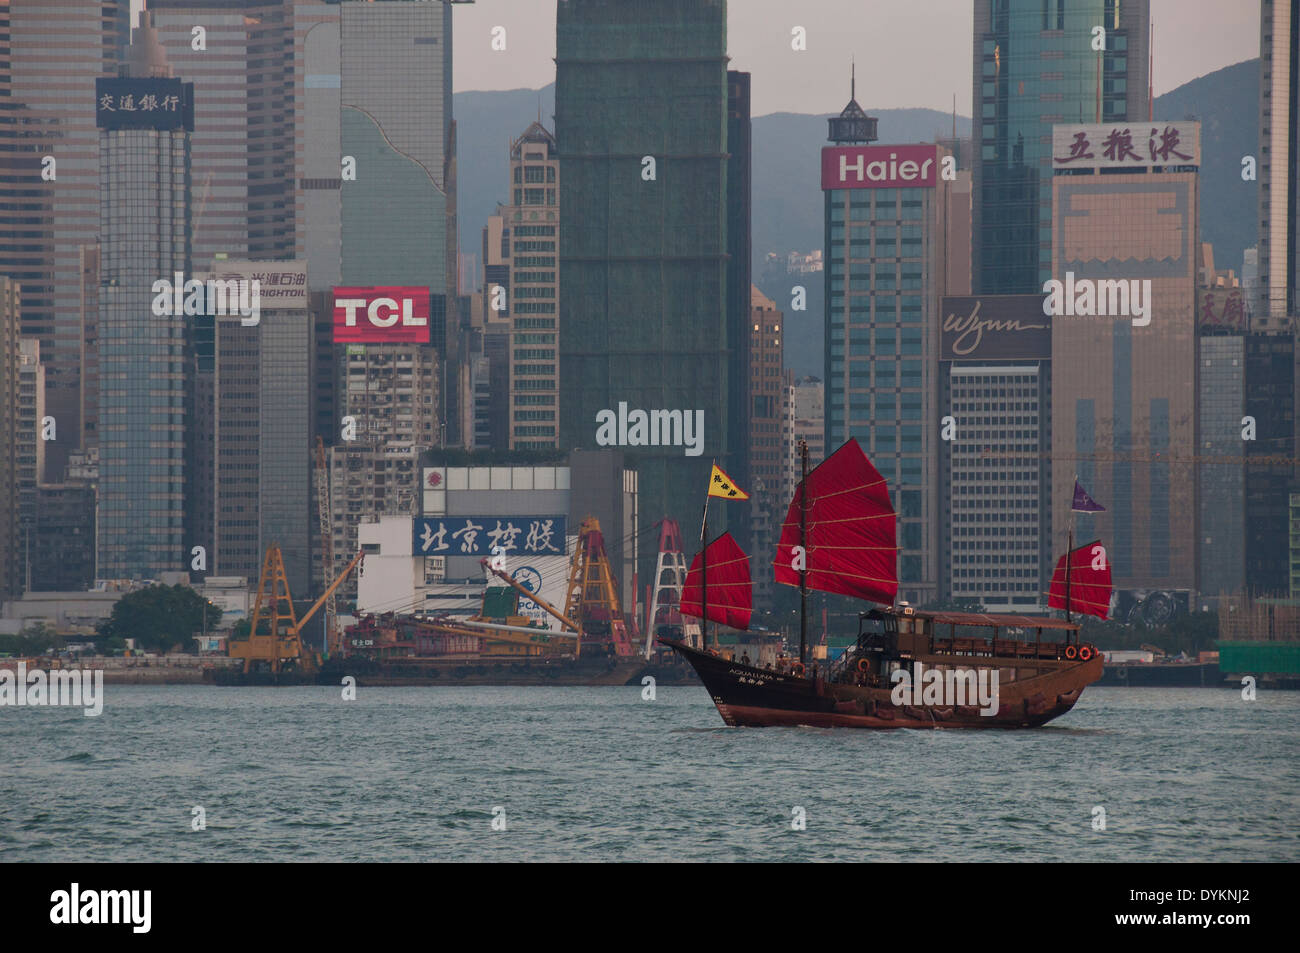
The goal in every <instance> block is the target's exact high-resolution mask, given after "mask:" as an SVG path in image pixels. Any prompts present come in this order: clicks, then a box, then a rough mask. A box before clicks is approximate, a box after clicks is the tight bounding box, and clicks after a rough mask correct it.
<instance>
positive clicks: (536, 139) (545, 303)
mask: <svg viewBox="0 0 1300 953" xmlns="http://www.w3.org/2000/svg"><path fill="white" fill-rule="evenodd" d="M559 173H560V162H559V159H558V158H557V157H556V155H555V137H554V136H553V135H551V133H550V132H548V131H547V130H546V127H544V126H543V125H542V124H541V123H540V122H535V123H532V124H531V125H530V126H529V127H528V128H527V129H526V130H524V134H523V135H522V136H520V137H519V138H518V139H516V140H514V141H513V142H512V143H511V144H510V196H511V203H510V205H509V206H507V207H506V208H503V209H502V210H501V215H502V225H501V237H500V247H501V251H502V252H503V257H504V259H505V264H504V265H502V264H495V265H491V264H488V262H489V252H490V251H492V250H491V249H488V248H486V247H485V248H484V250H483V251H484V258H483V263H484V266H485V268H486V269H487V270H488V272H489V274H488V282H487V287H488V289H489V290H488V302H487V307H488V316H489V317H492V318H498V317H500V316H501V310H502V309H498V308H497V303H498V302H499V298H498V299H494V295H495V292H494V291H492V290H491V289H492V288H493V287H494V282H493V279H492V274H491V272H492V271H493V269H494V268H495V269H500V268H502V267H504V268H505V269H506V271H507V272H508V276H509V279H508V283H507V288H508V294H507V295H506V300H505V302H504V304H505V306H506V307H505V309H504V310H508V312H509V318H510V325H511V333H510V423H509V433H510V440H509V446H510V449H511V450H520V449H529V450H539V449H546V448H554V447H556V446H558V444H559V421H558V419H557V410H558V406H557V402H558V400H559V390H560V385H559V382H560V364H559V342H558V341H557V337H556V336H557V334H558V330H557V325H558V322H559V317H560V310H559V309H560V293H561V291H562V289H561V287H560V283H559V268H558V267H557V264H556V245H557V243H558V242H559V236H558V229H559V228H560V225H561V222H560V214H561V211H562V209H561V208H560V204H559V194H560V185H559ZM484 240H485V241H486V238H485V239H484ZM495 287H500V285H499V284H497V285H495Z"/></svg>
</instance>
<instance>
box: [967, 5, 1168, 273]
mask: <svg viewBox="0 0 1300 953" xmlns="http://www.w3.org/2000/svg"><path fill="white" fill-rule="evenodd" d="M1149 6H1150V5H1149V0H975V31H974V55H973V57H972V67H973V76H972V88H973V95H974V102H973V103H972V107H971V108H972V112H971V116H972V117H973V120H972V127H973V136H974V147H975V150H976V151H975V157H976V158H975V169H974V171H975V180H974V202H975V208H974V226H973V227H974V237H973V241H972V254H973V257H974V269H973V271H974V288H975V292H976V293H977V294H978V293H983V294H1033V293H1034V292H1037V291H1040V290H1041V289H1042V286H1043V282H1045V281H1047V280H1048V279H1049V278H1051V277H1052V258H1051V255H1052V238H1051V222H1052V171H1051V169H1052V166H1051V155H1050V148H1051V132H1052V128H1051V127H1052V124H1053V123H1066V122H1077V123H1084V122H1097V123H1100V122H1120V121H1123V120H1134V121H1136V120H1139V119H1145V118H1146V116H1147V110H1148V89H1147V77H1148V62H1147V51H1148V36H1147V34H1148V28H1149V22H1150V13H1149ZM1098 26H1100V27H1102V28H1103V29H1104V30H1105V35H1104V42H1105V48H1104V50H1096V49H1094V48H1093V47H1094V42H1095V41H1094V36H1096V34H1095V32H1094V29H1095V28H1096V27H1098Z"/></svg>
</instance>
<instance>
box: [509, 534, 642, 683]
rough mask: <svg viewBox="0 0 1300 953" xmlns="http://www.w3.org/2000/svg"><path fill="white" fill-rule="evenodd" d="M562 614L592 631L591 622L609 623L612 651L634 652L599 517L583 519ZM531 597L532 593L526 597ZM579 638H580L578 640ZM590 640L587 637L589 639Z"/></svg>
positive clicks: (599, 624)
mask: <svg viewBox="0 0 1300 953" xmlns="http://www.w3.org/2000/svg"><path fill="white" fill-rule="evenodd" d="M565 593H566V595H565V600H564V614H565V615H566V616H567V617H568V618H570V619H579V620H581V622H582V624H583V625H584V626H586V629H587V633H588V634H590V633H591V628H592V623H593V622H595V623H596V625H597V626H598V627H603V626H604V625H605V624H608V625H609V645H610V646H611V647H612V649H613V654H615V655H619V656H624V657H626V656H629V655H633V654H635V652H636V648H635V647H634V646H633V645H632V642H631V640H630V639H629V638H628V634H627V623H626V622H625V621H624V619H623V610H622V609H621V608H620V607H619V600H618V583H617V581H616V580H615V579H614V572H613V570H612V569H611V568H610V565H609V557H608V556H607V555H606V554H605V537H604V535H603V534H602V533H601V531H600V520H598V519H596V518H595V517H594V516H588V517H587V518H586V519H584V520H583V521H582V529H581V531H580V532H579V535H578V548H577V549H576V550H575V551H574V553H573V561H572V562H571V563H570V565H569V582H568V586H567V588H566V589H565ZM529 598H532V596H529ZM579 641H581V640H579ZM588 641H589V642H590V641H591V640H590V639H589V640H588Z"/></svg>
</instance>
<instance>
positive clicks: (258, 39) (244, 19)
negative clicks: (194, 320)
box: [149, 0, 294, 267]
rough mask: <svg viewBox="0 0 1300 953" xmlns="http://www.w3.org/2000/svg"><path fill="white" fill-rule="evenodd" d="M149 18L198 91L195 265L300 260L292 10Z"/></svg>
mask: <svg viewBox="0 0 1300 953" xmlns="http://www.w3.org/2000/svg"><path fill="white" fill-rule="evenodd" d="M149 10H150V11H151V12H152V13H153V17H154V23H155V24H156V25H157V29H158V39H159V40H160V41H161V43H162V45H163V48H164V49H165V50H166V51H167V58H168V60H169V62H170V63H171V65H172V68H173V69H174V70H175V71H176V73H177V74H178V75H180V76H184V77H185V79H186V80H187V81H188V82H192V83H193V84H194V136H193V157H194V158H193V162H194V168H193V179H194V240H193V245H194V251H193V256H194V262H195V265H196V266H199V267H207V265H208V264H209V263H210V262H211V261H212V259H213V257H214V256H216V255H219V254H224V255H226V256H227V257H229V258H233V259H276V258H290V257H293V250H294V215H293V210H294V208H293V205H294V203H293V192H294V182H293V174H294V170H293V150H292V149H290V148H289V144H290V143H291V142H292V139H293V118H294V108H293V106H294V104H293V101H292V95H293V86H292V83H291V76H292V69H293V60H292V52H293V48H292V46H291V44H290V42H289V30H290V25H291V24H290V16H289V13H290V8H289V6H288V5H286V4H285V3H283V2H280V0H237V2H226V3H221V2H218V0H206V2H205V0H150V2H149ZM200 26H201V27H202V29H203V31H204V33H203V35H202V38H201V39H202V43H201V44H200V43H199V39H200V38H199V37H197V36H196V35H195V33H194V30H195V28H196V27H200ZM196 47H197V48H196Z"/></svg>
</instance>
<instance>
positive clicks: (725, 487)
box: [709, 463, 749, 500]
mask: <svg viewBox="0 0 1300 953" xmlns="http://www.w3.org/2000/svg"><path fill="white" fill-rule="evenodd" d="M709 496H720V497H722V498H723V499H724V500H747V499H749V494H748V493H746V492H745V491H744V490H742V489H741V488H740V487H738V486H736V484H735V483H734V482H733V481H732V479H731V477H729V476H727V474H725V473H724V472H723V471H722V467H720V466H718V465H717V464H716V463H715V464H714V465H713V473H712V475H710V477H709Z"/></svg>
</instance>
